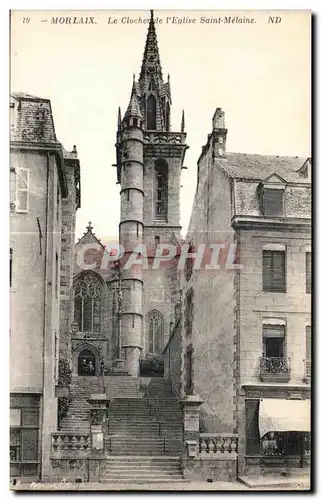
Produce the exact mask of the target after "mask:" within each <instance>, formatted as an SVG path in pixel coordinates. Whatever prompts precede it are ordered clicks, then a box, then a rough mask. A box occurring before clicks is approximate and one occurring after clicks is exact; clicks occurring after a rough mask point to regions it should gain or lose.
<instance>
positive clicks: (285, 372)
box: [260, 356, 291, 382]
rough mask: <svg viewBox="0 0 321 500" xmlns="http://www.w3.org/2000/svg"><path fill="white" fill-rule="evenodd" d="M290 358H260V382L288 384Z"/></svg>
mask: <svg viewBox="0 0 321 500" xmlns="http://www.w3.org/2000/svg"><path fill="white" fill-rule="evenodd" d="M290 371H291V370H290V358H269V357H266V356H262V358H260V378H261V380H262V382H288V381H289V380H290Z"/></svg>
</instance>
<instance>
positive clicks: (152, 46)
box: [139, 10, 163, 83]
mask: <svg viewBox="0 0 321 500" xmlns="http://www.w3.org/2000/svg"><path fill="white" fill-rule="evenodd" d="M149 73H154V74H155V75H157V76H158V78H159V80H160V81H161V82H162V81H163V76H162V69H161V65H160V58H159V52H158V45H157V37H156V30H155V24H154V11H153V10H151V11H150V21H149V26H148V31H147V37H146V43H145V49H144V56H143V62H142V67H141V71H140V75H139V82H140V83H141V81H142V80H144V79H145V78H147V80H149Z"/></svg>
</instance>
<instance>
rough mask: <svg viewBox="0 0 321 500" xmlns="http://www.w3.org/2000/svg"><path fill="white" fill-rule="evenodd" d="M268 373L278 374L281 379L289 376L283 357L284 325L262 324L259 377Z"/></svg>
mask: <svg viewBox="0 0 321 500" xmlns="http://www.w3.org/2000/svg"><path fill="white" fill-rule="evenodd" d="M270 375H272V376H273V377H275V376H280V377H281V378H282V379H283V378H284V377H285V378H288V376H289V365H288V362H287V359H286V357H285V325H263V357H262V359H261V378H262V377H268V376H270ZM262 380H263V381H264V379H262Z"/></svg>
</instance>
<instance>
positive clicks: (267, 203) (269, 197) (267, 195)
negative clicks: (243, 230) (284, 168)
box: [263, 188, 284, 217]
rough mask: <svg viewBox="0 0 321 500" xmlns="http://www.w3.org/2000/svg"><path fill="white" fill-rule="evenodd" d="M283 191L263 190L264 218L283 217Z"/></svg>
mask: <svg viewBox="0 0 321 500" xmlns="http://www.w3.org/2000/svg"><path fill="white" fill-rule="evenodd" d="M283 198H284V190H283V189H272V188H265V189H264V190H263V214H264V215H266V216H272V217H276V216H283Z"/></svg>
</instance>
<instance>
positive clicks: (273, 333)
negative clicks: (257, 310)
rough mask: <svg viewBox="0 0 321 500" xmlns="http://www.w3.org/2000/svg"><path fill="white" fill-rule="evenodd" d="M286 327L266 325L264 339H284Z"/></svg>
mask: <svg viewBox="0 0 321 500" xmlns="http://www.w3.org/2000/svg"><path fill="white" fill-rule="evenodd" d="M284 335H285V327H284V326H283V325H264V327H263V337H264V338H271V337H272V338H284Z"/></svg>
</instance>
